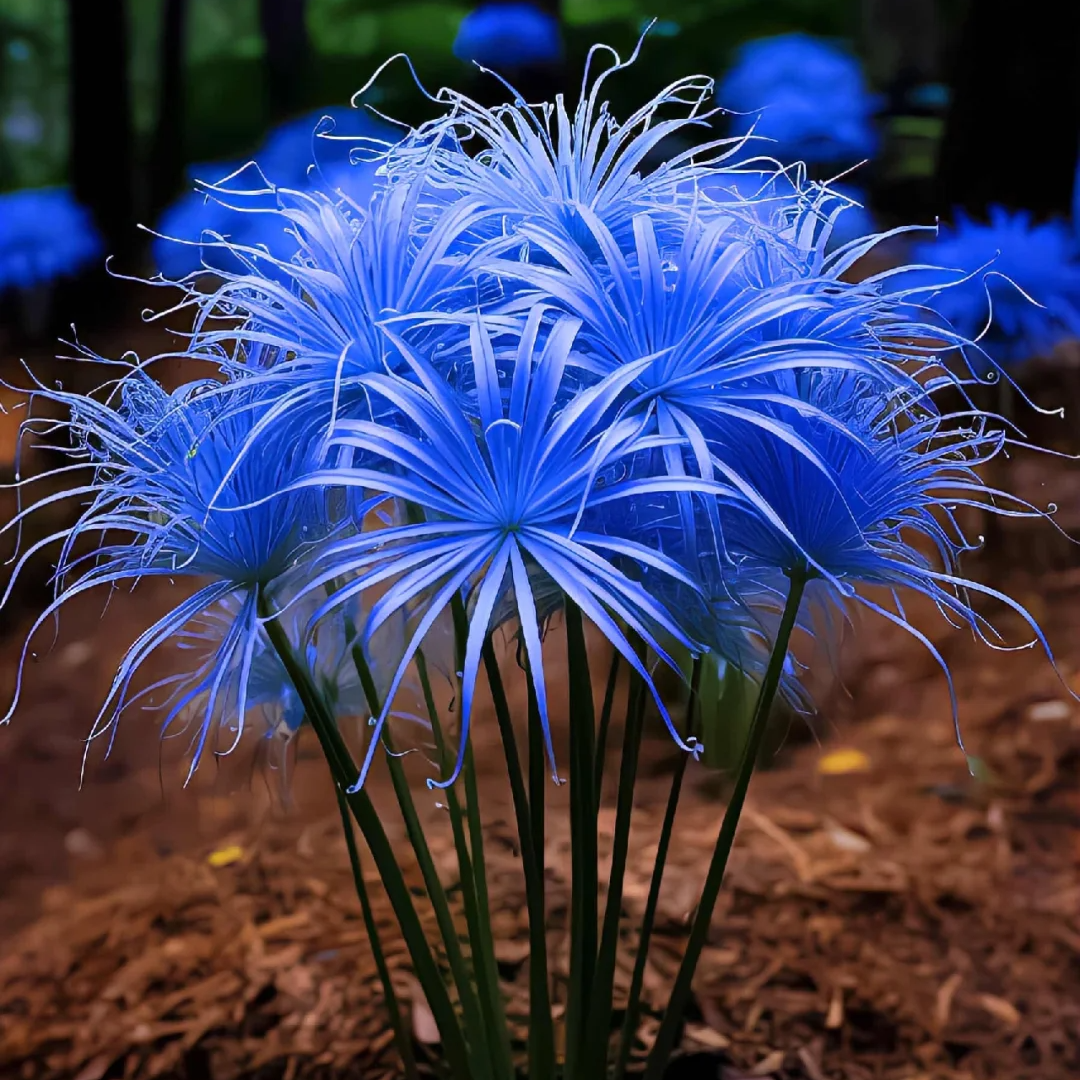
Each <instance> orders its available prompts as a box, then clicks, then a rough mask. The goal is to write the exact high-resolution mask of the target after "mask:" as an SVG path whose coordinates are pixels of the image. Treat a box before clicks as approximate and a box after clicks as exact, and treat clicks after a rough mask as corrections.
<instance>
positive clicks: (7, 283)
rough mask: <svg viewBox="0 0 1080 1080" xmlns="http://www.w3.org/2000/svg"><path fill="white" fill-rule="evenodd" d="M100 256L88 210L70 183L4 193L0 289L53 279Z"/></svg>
mask: <svg viewBox="0 0 1080 1080" xmlns="http://www.w3.org/2000/svg"><path fill="white" fill-rule="evenodd" d="M101 255H102V241H101V236H100V235H99V233H98V231H97V228H96V226H95V225H94V223H93V220H92V219H91V217H90V214H89V212H88V211H87V210H86V209H85V208H83V207H82V206H80V205H79V204H78V203H77V202H76V201H75V200H74V198H73V197H72V195H71V192H70V191H69V190H68V189H67V188H41V189H33V188H26V189H23V190H21V191H8V192H5V193H3V194H0V292H4V291H5V290H6V289H9V288H23V289H30V288H33V287H34V286H37V285H48V284H51V283H52V282H53V281H55V280H56V279H57V278H60V277H64V276H66V275H70V274H75V273H78V272H79V271H80V270H82V269H83V268H84V267H85V266H86V265H87V264H88V263H91V262H93V261H94V260H95V259H98V258H100V257H101Z"/></svg>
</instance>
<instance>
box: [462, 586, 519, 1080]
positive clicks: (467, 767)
mask: <svg viewBox="0 0 1080 1080" xmlns="http://www.w3.org/2000/svg"><path fill="white" fill-rule="evenodd" d="M450 615H451V618H453V621H454V645H455V653H456V657H455V659H456V664H455V669H456V670H457V671H461V670H462V669H463V667H464V656H465V643H467V640H468V637H469V618H468V615H467V612H465V606H464V602H463V600H462V598H461V596H460V595H457V596H455V597H454V598H453V600H451V602H450ZM462 782H463V786H464V791H465V820H467V822H468V825H469V841H470V847H471V851H472V872H471V878H472V885H473V889H474V890H475V893H476V909H477V918H478V919H483V924H484V933H483V934H482V935H481V937H480V941H478V942H477V943H476V945H475V946H474V948H476V949H477V951H478V954H480V957H481V962H482V964H483V966H484V970H485V972H486V973H487V981H488V983H489V986H488V988H487V991H486V994H485V998H486V1002H485V1009H486V1012H487V1015H488V1017H489V1024H490V1026H491V1027H492V1028H495V1029H496V1038H498V1039H499V1040H500V1043H501V1047H500V1050H501V1054H502V1061H501V1066H500V1067H504V1068H508V1069H512V1058H513V1055H512V1052H511V1045H510V1029H509V1028H508V1026H507V1013H505V1005H504V1003H503V1000H502V990H501V987H500V985H499V966H498V963H497V962H496V958H495V940H494V934H492V931H491V918H490V916H491V903H490V900H489V897H488V891H487V861H486V858H485V854H484V827H483V821H482V820H481V812H480V792H478V791H477V785H476V765H475V757H474V755H473V751H472V745H471V744H467V745H465V747H464V759H463V761H462Z"/></svg>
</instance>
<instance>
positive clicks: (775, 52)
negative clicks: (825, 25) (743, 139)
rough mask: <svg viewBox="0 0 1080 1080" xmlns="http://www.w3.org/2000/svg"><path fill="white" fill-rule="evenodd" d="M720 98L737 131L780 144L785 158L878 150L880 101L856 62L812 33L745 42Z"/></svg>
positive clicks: (826, 158) (835, 157) (845, 159)
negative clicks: (876, 119)
mask: <svg viewBox="0 0 1080 1080" xmlns="http://www.w3.org/2000/svg"><path fill="white" fill-rule="evenodd" d="M717 98H718V100H719V101H720V103H721V104H722V105H723V106H724V107H725V108H726V109H731V110H734V113H735V114H734V115H733V116H732V128H733V130H734V132H735V133H736V134H739V135H748V134H750V133H753V135H754V136H757V137H760V138H762V139H768V140H771V141H772V142H773V143H775V149H774V151H773V152H775V153H776V154H778V155H780V156H782V157H783V158H784V159H785V160H787V161H793V160H801V161H806V162H809V163H823V164H852V163H854V162H856V161H859V160H861V159H863V158H867V157H870V156H872V155H873V153H874V150H875V148H876V146H877V136H876V134H875V132H874V129H873V124H872V120H873V115H874V113H875V111H876V110H877V108H878V99H877V98H876V97H875V96H874V95H873V94H871V93H870V92H869V91H868V90H867V87H866V82H865V80H864V78H863V75H862V71H861V69H860V67H859V63H858V61H857V60H856V59H855V58H854V57H852V56H850V55H849V54H848V53H846V52H844V51H843V50H842V49H840V48H838V47H836V46H835V45H832V44H830V43H829V42H827V41H822V40H820V39H818V38H813V37H810V36H809V35H807V34H782V35H780V36H778V37H772V38H762V39H759V40H757V41H751V42H748V43H747V44H745V45H743V46H742V48H740V49H739V52H738V54H737V56H736V58H735V63H734V65H733V66H732V68H731V70H730V71H729V72H728V74H727V75H726V76H725V77H724V79H723V81H722V82H721V83H720V87H719V89H718V91H717Z"/></svg>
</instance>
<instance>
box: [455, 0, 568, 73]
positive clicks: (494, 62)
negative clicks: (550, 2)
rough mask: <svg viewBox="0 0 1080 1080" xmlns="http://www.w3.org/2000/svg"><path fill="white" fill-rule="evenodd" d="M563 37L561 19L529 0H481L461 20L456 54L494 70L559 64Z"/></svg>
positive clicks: (462, 58) (508, 70)
mask: <svg viewBox="0 0 1080 1080" xmlns="http://www.w3.org/2000/svg"><path fill="white" fill-rule="evenodd" d="M562 54H563V41H562V30H561V28H560V26H559V20H558V19H557V18H556V17H555V16H554V15H552V14H551V12H548V11H543V10H541V9H540V8H539V7H537V6H536V5H535V4H531V3H528V0H502V2H499V0H497V2H495V3H490V2H489V3H486V4H481V5H480V6H479V7H477V8H476V9H475V10H473V11H470V12H469V14H468V15H466V16H465V18H464V19H462V20H461V26H460V27H458V33H457V37H456V38H455V40H454V55H455V56H456V57H458V59H460V60H468V61H471V62H472V63H474V64H479V65H480V66H481V67H486V68H490V69H491V70H492V71H504V72H513V71H515V70H518V69H520V68H524V67H533V66H537V65H543V64H557V63H558V62H559V61H560V60H561V59H562Z"/></svg>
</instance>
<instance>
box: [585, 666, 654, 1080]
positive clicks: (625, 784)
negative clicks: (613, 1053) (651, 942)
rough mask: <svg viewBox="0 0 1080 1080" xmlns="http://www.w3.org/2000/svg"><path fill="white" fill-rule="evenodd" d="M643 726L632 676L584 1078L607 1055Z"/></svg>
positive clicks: (603, 1068) (641, 693)
mask: <svg viewBox="0 0 1080 1080" xmlns="http://www.w3.org/2000/svg"><path fill="white" fill-rule="evenodd" d="M644 726H645V684H644V683H643V681H642V679H641V676H639V675H637V673H636V672H635V673H634V676H633V678H632V681H631V686H630V692H629V694H628V697H627V702H626V725H625V728H624V731H623V748H622V763H621V765H620V768H619V794H618V797H617V801H616V809H615V831H614V836H613V839H612V849H611V875H610V877H609V878H608V894H607V905H606V907H605V910H604V923H603V930H602V932H601V935H600V952H599V957H598V960H597V966H596V978H595V982H594V983H593V992H592V1003H591V1006H590V1008H589V1012H588V1020H587V1022H586V1025H585V1039H586V1047H587V1048H588V1049H587V1056H586V1058H585V1062H586V1063H585V1066H584V1070H583V1075H584V1076H597V1077H603V1076H605V1075H606V1074H607V1053H608V1043H609V1041H610V1032H611V1006H612V997H613V995H614V986H615V962H616V958H617V956H618V951H619V920H620V916H621V914H622V898H623V879H624V878H625V876H626V856H627V852H628V851H629V849H630V821H631V817H632V815H633V809H634V784H635V781H636V780H637V771H638V757H639V754H640V751H641V735H642V731H643V729H644Z"/></svg>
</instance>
